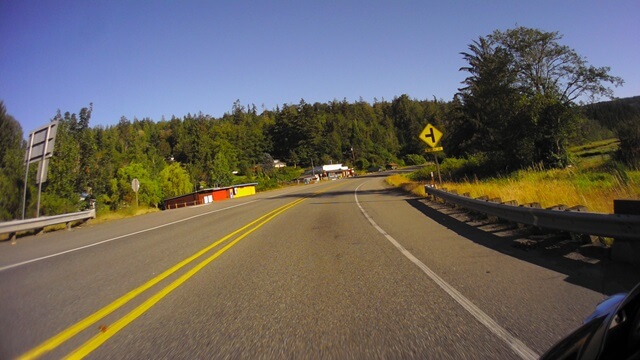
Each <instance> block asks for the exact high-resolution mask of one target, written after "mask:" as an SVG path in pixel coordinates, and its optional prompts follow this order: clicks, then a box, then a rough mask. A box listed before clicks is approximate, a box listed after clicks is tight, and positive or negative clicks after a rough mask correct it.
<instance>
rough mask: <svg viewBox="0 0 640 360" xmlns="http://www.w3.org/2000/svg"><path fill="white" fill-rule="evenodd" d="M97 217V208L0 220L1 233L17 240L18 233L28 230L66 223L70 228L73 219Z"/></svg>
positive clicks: (85, 219)
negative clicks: (21, 218) (24, 218)
mask: <svg viewBox="0 0 640 360" xmlns="http://www.w3.org/2000/svg"><path fill="white" fill-rule="evenodd" d="M95 218H96V209H91V210H87V211H79V212H75V213H70V214H62V215H53V216H41V217H37V218H33V219H26V220H13V221H6V222H0V234H9V239H10V240H11V241H13V240H15V237H16V233H18V232H20V231H27V230H42V229H44V227H45V226H51V225H58V224H63V223H64V224H66V226H67V229H69V228H70V226H71V222H73V221H87V220H89V219H95Z"/></svg>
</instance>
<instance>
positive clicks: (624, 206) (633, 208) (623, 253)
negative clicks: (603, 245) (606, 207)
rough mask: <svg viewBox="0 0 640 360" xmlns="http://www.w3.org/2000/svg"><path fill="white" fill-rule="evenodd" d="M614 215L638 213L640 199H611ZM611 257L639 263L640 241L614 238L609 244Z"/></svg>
mask: <svg viewBox="0 0 640 360" xmlns="http://www.w3.org/2000/svg"><path fill="white" fill-rule="evenodd" d="M613 213H614V214H616V215H640V200H613ZM611 259H612V260H613V261H622V262H627V263H633V264H640V242H638V241H630V240H628V239H625V238H615V239H614V240H613V245H612V246H611Z"/></svg>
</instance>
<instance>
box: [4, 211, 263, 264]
mask: <svg viewBox="0 0 640 360" xmlns="http://www.w3.org/2000/svg"><path fill="white" fill-rule="evenodd" d="M256 201H258V200H251V201H248V202H246V203H242V204H237V205H233V206H229V207H226V208H223V209H216V210H213V211H208V212H206V213H202V214H198V215H194V216H190V217H188V218H184V219H182V220H176V221H173V222H170V223H166V224H162V225H158V226H154V227H152V228H148V229H144V230H140V231H135V232H132V233H129V234H125V235H120V236H116V237H114V238H111V239H106V240H102V241H99V242H97V243H93V244H89V245H84V246H80V247H77V248H73V249H69V250H65V251H61V252H58V253H55V254H51V255H47V256H42V257H39V258H35V259H31V260H27V261H23V262H19V263H17V264H12V265H7V266H3V267H0V272H2V271H5V270H9V269H13V268H16V267H18V266H22V265H27V264H31V263H34V262H37V261H41V260H46V259H50V258H53V257H56V256H60V255H64V254H68V253H72V252H74V251H79V250H84V249H87V248H90V247H94V246H98V245H102V244H105V243H108V242H112V241H115V240H120V239H123V238H126V237H129V236H133V235H138V234H142V233H145V232H148V231H153V230H157V229H161V228H163V227H166V226H171V225H175V224H178V223H181V222H184V221H188V220H193V219H195V218H199V217H201V216H205V215H210V214H213V213H217V212H220V211H225V210H229V209H233V208H236V207H239V206H244V205H248V204H251V203H254V202H256Z"/></svg>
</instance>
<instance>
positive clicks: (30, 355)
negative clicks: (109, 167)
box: [19, 198, 305, 359]
mask: <svg viewBox="0 0 640 360" xmlns="http://www.w3.org/2000/svg"><path fill="white" fill-rule="evenodd" d="M303 200H305V198H303V199H298V200H295V201H292V202H290V203H288V204H286V205H283V206H281V207H279V208H277V209H275V210H272V211H270V212H268V213H267V214H265V215H263V216H261V217H259V218H257V219H256V220H254V221H252V222H250V223H248V224H247V225H244V226H243V227H241V228H239V229H237V230H235V231H233V232H232V233H230V234H228V235H226V236H224V237H223V238H221V239H220V240H218V241H216V242H214V243H213V244H211V245H209V246H207V247H205V248H204V249H202V250H200V251H198V252H197V253H195V254H193V255H191V256H190V257H188V258H186V259H184V260H183V261H181V262H179V263H178V264H176V265H174V266H172V267H171V268H169V269H167V270H165V271H164V272H163V273H161V274H159V275H158V276H156V277H154V278H153V279H151V280H149V281H147V282H146V283H145V284H143V285H142V286H139V287H138V288H136V289H133V290H131V291H129V292H128V293H126V294H125V295H123V296H122V297H120V298H118V299H116V300H115V301H113V302H112V303H111V304H109V305H107V306H105V307H103V308H102V309H100V310H98V311H96V312H95V313H93V314H91V315H89V316H88V317H86V318H84V319H83V320H81V321H79V322H77V323H76V324H74V325H72V326H70V327H69V328H67V329H65V330H63V331H62V332H60V333H58V334H57V335H55V336H53V337H52V338H50V339H48V340H46V341H44V342H43V343H42V344H40V345H38V346H37V347H35V348H33V349H31V350H29V351H28V352H26V353H25V354H23V355H22V356H20V358H19V359H36V358H38V357H40V356H42V355H44V354H46V353H47V352H49V351H51V350H53V349H55V348H57V347H58V346H60V345H61V344H63V343H64V342H66V341H67V340H69V339H71V338H72V337H74V336H75V335H77V334H78V333H80V332H81V331H83V330H85V329H87V328H88V327H89V326H91V325H93V324H95V323H96V322H98V321H100V320H101V319H103V318H104V317H106V316H107V315H109V314H111V313H112V312H114V311H116V310H117V309H119V308H120V307H122V306H123V305H125V304H126V303H128V302H129V301H131V300H132V299H134V298H135V297H136V296H138V295H140V294H142V293H143V292H144V291H146V290H148V289H149V288H151V287H153V286H154V285H156V284H157V283H159V282H160V281H162V280H164V279H165V278H167V277H169V276H170V275H172V274H173V273H175V272H176V271H178V270H179V269H181V268H183V267H184V266H186V265H188V264H189V263H191V262H193V261H194V260H196V259H197V258H199V257H201V256H202V255H204V254H205V253H207V252H208V251H210V250H211V249H213V248H215V247H216V246H218V245H220V244H221V243H222V242H224V241H226V240H228V239H229V238H231V237H233V236H234V235H236V234H238V233H240V232H242V231H244V230H245V229H247V228H249V227H251V226H252V225H254V224H256V223H258V222H260V221H261V220H263V219H265V218H267V217H269V216H270V215H273V214H279V213H280V212H282V211H284V210H287V209H289V207H290V206H291V205H292V204H293V205H297V204H298V202H301V201H303ZM225 209H228V208H225ZM202 215H204V214H201V215H198V216H202ZM196 217H197V216H196ZM191 218H194V217H191ZM185 220H186V219H185ZM181 221H184V220H181ZM258 226H262V225H258ZM252 231H253V230H252Z"/></svg>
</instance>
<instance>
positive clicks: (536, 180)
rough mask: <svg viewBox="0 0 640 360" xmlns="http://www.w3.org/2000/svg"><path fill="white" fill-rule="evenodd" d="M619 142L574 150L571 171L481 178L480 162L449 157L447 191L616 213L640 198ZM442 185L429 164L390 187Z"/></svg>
mask: <svg viewBox="0 0 640 360" xmlns="http://www.w3.org/2000/svg"><path fill="white" fill-rule="evenodd" d="M616 144H618V140H617V139H607V140H603V141H596V142H592V143H589V144H584V145H581V146H574V147H571V148H570V149H569V151H570V157H571V158H572V159H574V160H573V161H572V164H571V165H570V166H567V167H566V168H562V169H559V168H554V169H544V168H542V167H532V168H529V169H525V170H518V171H515V172H512V173H509V174H506V175H499V176H493V177H485V178H478V177H477V176H475V175H474V170H477V166H478V163H475V162H473V161H465V160H459V159H453V158H447V159H445V160H444V161H443V163H442V164H441V168H440V171H441V174H442V177H443V184H442V187H443V188H446V189H448V190H455V191H457V192H458V193H459V194H464V193H469V195H470V196H471V197H474V198H475V197H480V196H483V195H486V196H488V197H490V198H496V197H498V198H500V199H502V200H503V201H509V200H516V201H518V203H519V204H524V203H533V202H537V203H540V205H541V206H542V207H551V206H554V205H559V204H563V205H567V206H574V205H583V206H586V207H587V209H588V210H589V211H592V212H602V213H613V200H615V199H640V171H639V170H637V169H630V168H629V167H627V166H625V165H624V164H621V163H619V162H617V161H615V160H613V158H614V156H615V153H616V151H617V150H618V148H617V146H616ZM431 172H433V173H434V178H435V179H436V181H437V175H435V174H436V167H435V165H434V164H428V165H426V166H425V167H423V168H422V169H421V170H419V171H417V172H414V173H412V174H410V175H408V176H403V175H392V176H390V177H389V178H388V179H387V182H388V183H389V184H391V185H393V186H400V187H402V188H403V189H405V190H408V191H411V192H413V193H415V194H416V195H420V196H424V185H425V184H431V183H432V180H431Z"/></svg>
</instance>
